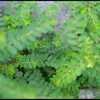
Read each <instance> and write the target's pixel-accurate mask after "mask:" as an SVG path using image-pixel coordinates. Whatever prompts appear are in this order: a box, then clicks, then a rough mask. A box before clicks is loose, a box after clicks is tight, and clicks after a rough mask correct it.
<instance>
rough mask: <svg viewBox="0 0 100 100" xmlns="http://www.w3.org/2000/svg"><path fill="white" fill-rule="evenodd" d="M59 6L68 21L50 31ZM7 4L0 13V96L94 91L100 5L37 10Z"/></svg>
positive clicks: (99, 69)
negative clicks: (35, 14)
mask: <svg viewBox="0 0 100 100" xmlns="http://www.w3.org/2000/svg"><path fill="white" fill-rule="evenodd" d="M17 4H18V5H19V6H18V7H13V5H17ZM63 4H65V5H66V6H68V7H69V8H70V9H67V12H68V13H70V18H69V19H66V20H65V22H64V23H63V27H60V28H59V30H58V31H56V32H54V31H53V29H54V27H55V26H56V25H57V20H56V17H55V15H56V14H57V9H59V8H61V6H62V5H63ZM8 5H9V8H7V10H5V11H4V13H5V14H4V15H2V13H0V98H67V99H71V98H78V95H77V93H78V92H79V89H82V88H95V89H97V90H99V89H100V1H54V4H52V5H46V11H43V12H42V11H41V7H39V5H38V4H37V3H36V2H35V1H27V2H26V1H17V2H13V1H11V2H9V3H8ZM31 5H34V7H33V8H32V9H33V10H34V11H36V12H37V13H39V14H40V16H39V17H34V15H33V14H32V11H31ZM13 9H14V10H16V13H15V14H14V15H13V14H12V10H13ZM0 11H2V10H0ZM96 98H100V96H99V94H98V95H97V96H96Z"/></svg>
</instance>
